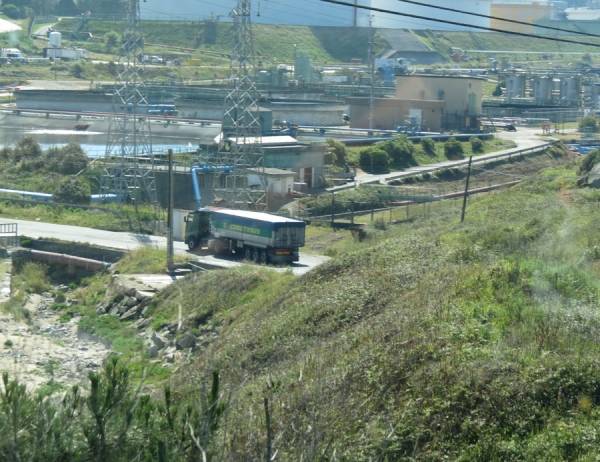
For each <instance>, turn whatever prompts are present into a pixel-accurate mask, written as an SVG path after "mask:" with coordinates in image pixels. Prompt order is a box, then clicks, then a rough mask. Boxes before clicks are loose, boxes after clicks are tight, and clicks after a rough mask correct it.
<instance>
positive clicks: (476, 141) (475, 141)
mask: <svg viewBox="0 0 600 462" xmlns="http://www.w3.org/2000/svg"><path fill="white" fill-rule="evenodd" d="M469 143H471V151H473V152H483V141H481V138H478V137H477V136H472V137H471V138H470V139H469Z"/></svg>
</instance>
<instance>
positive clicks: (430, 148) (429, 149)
mask: <svg viewBox="0 0 600 462" xmlns="http://www.w3.org/2000/svg"><path fill="white" fill-rule="evenodd" d="M421 146H422V147H423V151H424V152H425V154H428V155H430V156H433V155H435V141H433V139H432V138H427V137H425V138H421Z"/></svg>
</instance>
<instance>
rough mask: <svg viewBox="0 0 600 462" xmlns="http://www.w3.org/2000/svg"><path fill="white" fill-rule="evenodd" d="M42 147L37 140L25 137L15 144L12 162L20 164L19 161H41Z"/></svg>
mask: <svg viewBox="0 0 600 462" xmlns="http://www.w3.org/2000/svg"><path fill="white" fill-rule="evenodd" d="M43 153H44V152H43V151H42V147H41V146H40V143H38V142H37V140H36V139H35V138H33V137H31V136H26V137H25V138H22V139H20V140H19V141H17V142H16V143H15V148H14V149H13V160H14V161H15V162H20V161H21V160H24V159H25V160H29V161H33V160H36V159H41V158H42V155H43Z"/></svg>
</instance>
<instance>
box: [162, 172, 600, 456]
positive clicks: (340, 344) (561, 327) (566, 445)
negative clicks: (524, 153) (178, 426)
mask: <svg viewBox="0 0 600 462" xmlns="http://www.w3.org/2000/svg"><path fill="white" fill-rule="evenodd" d="M574 170H575V167H574V166H573V167H561V168H555V169H554V171H552V172H548V175H549V176H554V175H557V174H559V175H564V176H573V174H574ZM597 200H598V193H597V192H596V191H593V190H586V189H584V190H580V189H575V188H574V187H573V183H572V182H571V181H570V180H569V179H564V180H556V179H551V180H529V181H525V182H524V183H522V184H520V185H519V186H517V187H514V188H512V189H511V190H508V191H502V192H498V193H496V194H492V195H489V196H485V197H482V198H480V199H478V200H476V201H475V200H474V201H470V203H469V207H468V210H467V219H466V221H465V223H461V222H460V208H456V209H442V210H439V211H437V212H436V213H432V214H424V215H422V216H415V217H414V219H413V221H411V222H410V223H405V224H399V225H388V224H383V226H375V225H374V226H373V227H372V228H371V229H368V231H367V234H368V236H367V239H365V240H364V241H362V242H355V241H351V240H347V241H345V242H347V245H345V246H341V247H340V248H339V251H338V252H337V256H336V257H335V258H334V259H333V260H331V261H330V262H329V263H326V264H324V265H322V266H320V267H318V268H316V269H314V270H313V271H311V272H310V273H308V274H306V275H305V276H302V277H300V278H294V277H291V276H290V277H288V276H287V275H285V274H284V275H281V274H279V273H273V272H270V271H266V270H264V269H261V268H255V267H247V268H242V269H235V270H225V271H222V272H219V273H208V274H203V275H200V276H195V277H194V278H189V279H186V280H185V281H182V282H179V283H176V284H174V285H173V286H171V287H169V289H168V290H167V291H165V292H164V293H163V294H162V295H161V296H160V297H159V298H158V299H157V300H156V303H155V304H153V307H152V313H153V315H154V316H162V317H163V318H164V319H173V317H175V316H177V313H178V312H179V310H180V309H181V310H182V314H183V316H186V319H188V320H190V326H192V327H193V326H195V325H197V326H199V328H202V326H205V325H207V324H208V325H211V324H213V325H214V324H215V323H216V324H217V325H218V326H220V333H219V336H218V337H217V338H216V339H215V341H214V343H213V344H212V345H211V346H210V347H208V348H207V349H206V350H203V352H202V354H201V355H199V356H197V358H196V364H195V365H194V367H193V368H190V369H189V370H187V371H185V372H182V374H181V375H179V376H177V377H174V380H176V383H178V385H179V388H180V390H181V392H182V393H184V394H185V393H190V394H194V393H198V392H199V390H200V387H199V386H195V385H194V378H196V379H199V377H200V375H201V374H200V371H205V370H208V369H211V368H218V369H220V370H221V371H222V378H223V379H222V380H223V381H222V387H223V388H224V389H227V390H230V393H231V395H229V396H230V399H231V401H230V408H229V409H230V415H229V418H228V428H229V430H232V429H235V432H236V434H237V435H238V436H236V437H235V442H234V444H235V445H236V447H237V448H239V450H240V451H242V453H243V457H246V458H249V459H252V458H253V457H255V456H256V455H257V454H258V451H259V449H258V448H257V447H254V446H253V445H252V444H251V441H263V440H264V438H265V432H266V429H265V427H264V423H263V421H260V420H254V421H252V423H250V422H249V421H248V418H247V416H248V412H253V413H258V412H259V411H260V410H261V409H262V405H263V397H264V396H269V397H270V398H271V400H272V402H276V403H278V404H277V410H276V411H274V412H273V414H274V415H273V416H272V430H273V431H274V434H277V435H281V438H280V439H279V440H278V442H277V443H276V445H277V450H278V451H279V454H280V455H281V457H282V458H284V459H289V458H299V457H300V456H302V457H308V455H309V454H311V451H312V450H314V451H315V452H313V453H312V454H315V453H316V454H317V455H318V456H319V457H325V458H329V457H331V454H332V453H333V451H334V450H335V453H336V457H338V458H342V459H343V458H347V459H349V460H350V459H352V460H357V459H360V460H368V459H372V460H375V459H379V460H404V459H411V458H412V459H415V460H439V459H442V458H447V459H450V460H473V461H475V460H541V459H544V458H546V457H548V456H547V454H550V455H551V458H552V459H553V460H575V459H578V458H579V459H580V460H594V459H595V457H596V456H597V454H598V450H597V438H596V436H595V430H594V429H595V428H596V426H597V424H598V421H599V419H600V414H599V413H598V411H597V406H598V405H600V394H598V391H597V390H598V386H599V384H600V381H599V380H598V377H597V372H596V371H597V368H598V366H599V365H600V364H599V363H598V361H597V353H598V351H599V350H600V348H599V347H600V343H599V342H598V340H597V339H598V338H599V337H598V334H600V317H599V316H598V314H597V310H596V309H595V305H596V302H597V297H598V294H599V293H600V282H599V278H598V273H599V272H600V250H599V249H600V239H599V238H598V237H597V232H596V230H597V228H598V226H599V225H600V210H599V209H598V207H597ZM315 234H316V233H315ZM197 294H202V296H201V297H198V296H197ZM195 371H198V372H195ZM309 428H310V430H309ZM311 448H312V449H311Z"/></svg>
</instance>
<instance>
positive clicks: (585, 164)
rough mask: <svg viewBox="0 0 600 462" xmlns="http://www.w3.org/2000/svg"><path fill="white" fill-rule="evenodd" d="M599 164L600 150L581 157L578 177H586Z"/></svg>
mask: <svg viewBox="0 0 600 462" xmlns="http://www.w3.org/2000/svg"><path fill="white" fill-rule="evenodd" d="M599 162H600V149H594V150H593V151H591V152H590V153H588V155H586V156H583V158H582V159H581V163H580V164H579V170H578V171H577V173H578V174H579V175H587V174H588V173H590V172H591V171H592V169H593V168H594V167H595V166H596V164H598V163H599Z"/></svg>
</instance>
